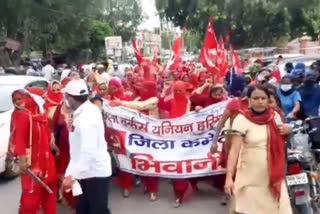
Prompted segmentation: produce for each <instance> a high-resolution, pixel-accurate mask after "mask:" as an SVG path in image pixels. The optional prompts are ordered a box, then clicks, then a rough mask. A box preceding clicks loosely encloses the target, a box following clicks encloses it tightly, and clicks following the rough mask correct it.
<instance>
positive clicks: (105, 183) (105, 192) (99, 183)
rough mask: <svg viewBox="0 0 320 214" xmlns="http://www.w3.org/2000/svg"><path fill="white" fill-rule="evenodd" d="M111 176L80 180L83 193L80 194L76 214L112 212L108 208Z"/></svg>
mask: <svg viewBox="0 0 320 214" xmlns="http://www.w3.org/2000/svg"><path fill="white" fill-rule="evenodd" d="M109 184H110V177H106V178H88V179H84V180H80V185H81V188H82V192H83V193H82V195H80V196H79V203H78V205H77V209H76V210H77V212H76V214H111V212H110V210H109V208H108V199H109Z"/></svg>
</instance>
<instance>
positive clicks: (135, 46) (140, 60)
mask: <svg viewBox="0 0 320 214" xmlns="http://www.w3.org/2000/svg"><path fill="white" fill-rule="evenodd" d="M132 46H133V50H134V54H135V55H136V58H137V62H138V65H139V64H140V63H141V62H143V60H144V58H143V55H142V53H141V51H140V50H138V48H137V43H136V40H132Z"/></svg>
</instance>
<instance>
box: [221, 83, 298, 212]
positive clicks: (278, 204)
mask: <svg viewBox="0 0 320 214" xmlns="http://www.w3.org/2000/svg"><path fill="white" fill-rule="evenodd" d="M269 99H270V94H269V91H268V89H267V88H266V87H265V86H262V85H257V86H253V87H250V88H249V90H248V100H249V106H250V108H241V109H239V114H238V115H237V116H236V118H235V119H234V121H233V124H232V129H233V130H234V131H235V134H233V136H232V144H231V150H230V152H229V156H228V164H227V178H226V182H225V191H226V193H228V194H229V195H232V196H233V199H234V207H233V211H234V212H236V213H255V214H266V213H272V214H290V213H292V210H291V206H290V200H289V196H288V191H287V188H286V184H285V181H284V179H285V143H284V141H285V136H283V134H286V133H284V132H282V131H281V129H282V128H283V127H284V126H285V124H284V118H282V116H281V113H278V112H277V111H276V110H275V109H273V108H272V107H269ZM277 121H278V122H277Z"/></svg>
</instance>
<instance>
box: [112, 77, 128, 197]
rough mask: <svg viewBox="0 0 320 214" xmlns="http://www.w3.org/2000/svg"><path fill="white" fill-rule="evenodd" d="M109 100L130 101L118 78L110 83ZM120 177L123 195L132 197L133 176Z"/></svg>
mask: <svg viewBox="0 0 320 214" xmlns="http://www.w3.org/2000/svg"><path fill="white" fill-rule="evenodd" d="M108 100H110V101H126V100H129V97H127V96H125V92H124V87H123V85H122V81H121V79H119V78H118V77H113V78H111V80H110V81H109V85H108ZM110 104H111V105H113V102H110ZM107 138H108V136H107ZM119 175H120V179H119V183H120V186H121V188H122V189H123V193H122V194H123V197H125V198H127V197H129V196H130V191H131V188H132V180H131V174H130V173H127V172H124V171H121V170H120V172H119Z"/></svg>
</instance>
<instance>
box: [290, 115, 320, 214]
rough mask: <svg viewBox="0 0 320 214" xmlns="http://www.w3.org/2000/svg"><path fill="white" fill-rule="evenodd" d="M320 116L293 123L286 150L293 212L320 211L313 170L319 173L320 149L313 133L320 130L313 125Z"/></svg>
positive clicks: (315, 213)
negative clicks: (312, 174) (311, 173)
mask: <svg viewBox="0 0 320 214" xmlns="http://www.w3.org/2000/svg"><path fill="white" fill-rule="evenodd" d="M319 119H320V117H310V118H307V119H306V120H305V121H303V122H302V121H296V122H294V123H293V129H292V136H291V137H290V140H289V142H288V143H289V148H288V150H287V164H288V166H287V169H288V170H287V176H286V181H287V186H288V191H289V197H290V200H291V205H292V208H293V211H294V213H297V214H320V200H319V196H320V195H319V194H320V185H319V183H318V182H317V181H316V180H315V179H314V178H312V177H311V176H310V172H317V171H319V172H320V169H319V164H318V161H317V157H318V156H319V155H320V150H319V149H317V147H318V146H317V145H316V144H317V142H315V141H314V140H315V139H314V136H315V135H317V134H318V132H319V131H320V130H318V128H317V127H315V126H313V123H314V121H316V120H319Z"/></svg>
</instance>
